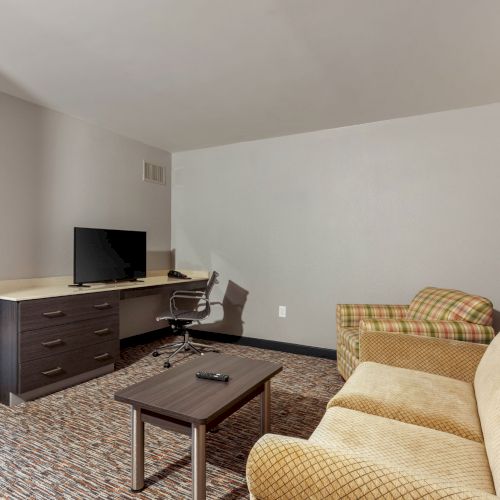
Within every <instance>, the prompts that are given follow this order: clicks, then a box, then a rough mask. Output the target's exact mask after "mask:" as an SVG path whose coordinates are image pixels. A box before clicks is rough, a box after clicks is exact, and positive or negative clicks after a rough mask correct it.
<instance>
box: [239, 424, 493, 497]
mask: <svg viewBox="0 0 500 500" xmlns="http://www.w3.org/2000/svg"><path fill="white" fill-rule="evenodd" d="M247 482H248V488H249V490H250V493H251V498H253V499H255V500H290V499H292V498H293V499H294V500H310V499H314V500H326V499H328V500H334V499H339V498H345V499H347V500H355V499H358V498H360V497H365V496H366V495H368V496H369V497H370V498H372V497H373V498H383V497H385V498H389V497H390V498H427V496H428V494H429V491H432V498H433V499H434V500H436V499H445V498H446V499H449V498H454V499H457V500H458V499H460V500H462V499H463V500H465V499H469V500H470V499H471V498H496V497H494V496H493V495H489V494H487V493H485V492H481V491H477V490H473V491H467V490H465V489H464V488H463V487H462V488H459V487H456V486H454V485H450V484H445V483H440V484H436V483H433V482H432V481H429V480H426V479H420V478H416V477H415V476H413V475H411V474H405V473H404V471H401V469H398V470H396V469H391V468H389V467H387V466H384V465H381V464H379V463H376V462H374V461H373V460H372V459H371V458H368V457H362V456H357V455H354V454H353V453H352V452H349V451H348V450H345V451H343V450H339V449H338V447H335V448H334V447H329V446H325V445H323V444H318V443H312V442H310V441H305V440H303V439H298V438H292V437H285V436H278V435H275V434H266V435H265V436H264V437H262V438H261V439H259V441H257V443H256V444H255V446H254V447H253V448H252V450H251V451H250V455H249V457H248V462H247Z"/></svg>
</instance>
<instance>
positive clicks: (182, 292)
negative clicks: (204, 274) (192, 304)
mask: <svg viewBox="0 0 500 500" xmlns="http://www.w3.org/2000/svg"><path fill="white" fill-rule="evenodd" d="M178 295H192V296H194V295H201V296H204V295H205V292H202V291H201V290H176V291H175V292H174V293H173V294H172V295H171V297H176V296H178Z"/></svg>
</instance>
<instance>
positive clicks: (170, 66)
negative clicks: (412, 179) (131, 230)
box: [0, 0, 500, 151]
mask: <svg viewBox="0 0 500 500" xmlns="http://www.w3.org/2000/svg"><path fill="white" fill-rule="evenodd" d="M0 90H3V91H5V92H7V93H10V94H13V95H17V96H19V97H22V98H25V99H28V100H31V101H34V102H37V103H40V104H43V105H45V106H48V107H50V108H53V109H57V110H59V111H62V112H65V113H68V114H71V115H74V116H78V117H80V118H83V119H85V120H88V121H90V122H92V123H95V124H98V125H100V126H102V127H105V128H108V129H110V130H113V131H116V132H119V133H122V134H124V135H127V136H130V137H133V138H136V139H139V140H141V141H143V142H145V143H148V144H152V145H155V146H159V147H162V148H164V149H167V150H169V151H179V150H185V149H194V148H200V147H204V146H212V145H218V144H227V143H232V142H238V141H244V140H251V139H258V138H264V137H272V136H279V135H286V134H290V133H296V132H305V131H310V130H317V129H323V128H333V127H339V126H344V125H351V124H357V123H366V122H371V121H377V120H383V119H387V118H394V117H401V116H409V115H414V114H421V113H428V112H433V111H442V110H446V109H452V108H460V107H466V106H474V105H480V104H486V103H490V102H496V101H500V1H499V0H474V1H471V0H376V1H375V0H44V1H43V2H42V1H40V0H0Z"/></svg>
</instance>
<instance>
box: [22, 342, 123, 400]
mask: <svg viewBox="0 0 500 500" xmlns="http://www.w3.org/2000/svg"><path fill="white" fill-rule="evenodd" d="M119 356H120V343H119V341H118V339H116V340H111V341H108V342H101V343H100V344H96V345H92V346H87V347H83V348H81V349H74V350H72V351H67V352H62V353H60V354H55V355H53V356H49V357H46V358H40V359H36V360H34V361H28V362H27V363H22V364H21V365H20V368H19V392H20V393H24V392H27V391H31V390H33V389H36V388H38V387H43V386H44V385H49V384H52V383H54V382H58V381H60V380H64V379H66V378H68V377H73V376H74V375H78V374H80V373H84V372H87V371H90V370H94V369H96V368H100V367H101V366H105V365H109V364H111V363H114V362H115V361H116V360H117V359H118V358H119Z"/></svg>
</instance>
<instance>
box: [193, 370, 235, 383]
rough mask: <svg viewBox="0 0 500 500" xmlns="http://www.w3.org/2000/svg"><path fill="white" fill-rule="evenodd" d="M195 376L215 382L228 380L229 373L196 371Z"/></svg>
mask: <svg viewBox="0 0 500 500" xmlns="http://www.w3.org/2000/svg"><path fill="white" fill-rule="evenodd" d="M196 376H197V377H198V378H204V379H206V380H216V381H217V382H227V381H228V380H229V375H225V374H224V373H216V372H196Z"/></svg>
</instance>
